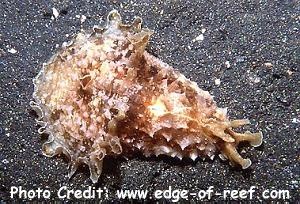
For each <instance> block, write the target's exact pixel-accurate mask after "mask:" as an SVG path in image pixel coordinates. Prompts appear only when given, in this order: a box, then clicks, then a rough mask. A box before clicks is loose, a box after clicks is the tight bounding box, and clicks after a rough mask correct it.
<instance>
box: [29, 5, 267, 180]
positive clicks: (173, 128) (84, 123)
mask: <svg viewBox="0 0 300 204" xmlns="http://www.w3.org/2000/svg"><path fill="white" fill-rule="evenodd" d="M151 34H152V31H150V30H148V29H142V28H141V19H140V18H136V19H135V21H134V22H133V23H132V25H124V24H122V22H121V17H120V15H119V14H118V12H117V11H112V12H110V14H109V15H108V22H107V26H106V27H105V28H103V29H102V28H94V29H93V31H91V32H87V33H80V34H78V35H77V37H76V38H75V39H74V41H73V42H72V43H71V44H70V45H68V46H66V47H64V48H63V49H62V50H61V51H60V52H59V53H58V54H57V55H55V56H54V57H52V59H51V60H50V61H49V62H48V63H47V64H45V65H44V67H43V69H42V70H41V72H40V73H39V74H38V76H37V77H36V78H35V79H34V84H35V90H34V94H33V97H34V99H35V101H34V102H32V104H31V105H32V107H33V108H34V109H35V110H36V111H37V112H38V113H39V118H38V119H37V121H38V123H39V124H40V125H41V126H42V127H41V128H40V129H39V132H40V133H43V132H46V133H48V134H49V139H48V141H47V142H46V143H44V144H43V152H44V154H45V155H46V156H54V155H56V154H59V153H64V154H66V155H67V156H68V157H69V158H70V172H69V176H72V174H73V173H74V172H75V171H76V169H77V167H78V165H80V163H86V164H87V165H88V166H89V168H90V172H91V176H90V178H91V179H92V181H93V182H97V181H98V178H99V176H100V174H101V171H102V163H103V158H104V157H105V155H118V154H122V153H128V152H132V151H141V152H142V153H143V154H144V155H145V156H151V155H160V154H165V155H169V156H172V157H178V158H180V159H181V158H183V157H190V158H191V159H193V160H195V159H196V158H197V157H198V156H202V157H205V156H208V157H210V158H211V159H212V158H213V156H214V155H215V152H216V151H219V152H221V154H220V155H221V157H222V158H224V159H226V158H228V159H229V160H230V161H231V162H232V163H237V164H239V165H241V166H242V167H243V168H247V167H248V166H250V165H251V161H250V160H249V159H243V158H242V157H241V156H240V155H239V154H238V152H237V151H236V146H237V145H238V144H239V142H240V141H249V142H250V144H251V145H253V146H258V145H260V144H261V142H262V135H261V133H250V132H246V133H244V134H240V133H236V132H234V131H233V130H232V128H235V127H238V126H241V125H244V124H247V123H248V120H234V121H229V120H228V118H227V115H226V109H221V108H218V107H217V106H216V104H215V102H214V101H213V99H212V96H211V95H210V94H209V93H208V92H207V91H203V90H201V89H200V88H199V87H198V86H197V85H196V83H195V82H191V81H189V80H188V79H186V78H185V77H184V76H183V75H182V74H180V73H178V72H176V71H175V70H174V69H173V68H172V67H170V66H168V65H167V64H165V63H163V62H161V61H160V60H159V59H157V58H155V57H154V56H152V55H150V54H149V53H147V52H146V51H145V46H146V45H147V43H148V40H149V37H150V35H151Z"/></svg>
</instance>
